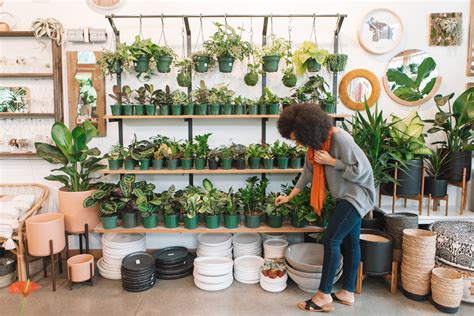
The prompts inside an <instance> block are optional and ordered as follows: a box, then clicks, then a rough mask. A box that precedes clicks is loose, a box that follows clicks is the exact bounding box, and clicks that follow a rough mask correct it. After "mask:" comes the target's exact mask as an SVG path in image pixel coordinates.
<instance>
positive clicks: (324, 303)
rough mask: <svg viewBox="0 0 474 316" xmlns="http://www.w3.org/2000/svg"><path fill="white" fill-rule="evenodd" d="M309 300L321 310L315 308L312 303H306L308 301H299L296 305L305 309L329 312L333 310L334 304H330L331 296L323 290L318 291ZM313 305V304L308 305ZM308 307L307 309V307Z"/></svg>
mask: <svg viewBox="0 0 474 316" xmlns="http://www.w3.org/2000/svg"><path fill="white" fill-rule="evenodd" d="M311 301H312V302H313V303H314V304H315V306H317V307H320V308H321V310H317V308H316V307H315V306H314V305H313V304H308V301H305V302H301V303H299V304H298V307H299V308H301V309H303V310H307V311H314V312H316V311H321V312H329V311H332V310H334V306H332V305H330V304H331V303H332V297H331V295H329V294H324V293H323V292H320V291H318V292H317V293H316V294H315V295H314V296H313V298H312V299H311ZM309 305H313V306H309ZM308 307H309V309H308Z"/></svg>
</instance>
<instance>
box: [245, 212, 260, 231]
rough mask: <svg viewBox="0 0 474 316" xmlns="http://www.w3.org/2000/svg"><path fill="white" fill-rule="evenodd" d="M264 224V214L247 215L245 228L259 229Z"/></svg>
mask: <svg viewBox="0 0 474 316" xmlns="http://www.w3.org/2000/svg"><path fill="white" fill-rule="evenodd" d="M261 223H262V214H257V215H245V227H248V228H258V227H260V224H261Z"/></svg>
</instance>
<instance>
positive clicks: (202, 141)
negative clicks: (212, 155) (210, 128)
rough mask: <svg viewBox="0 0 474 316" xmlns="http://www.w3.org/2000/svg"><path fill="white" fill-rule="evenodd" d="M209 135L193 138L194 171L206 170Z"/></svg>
mask: <svg viewBox="0 0 474 316" xmlns="http://www.w3.org/2000/svg"><path fill="white" fill-rule="evenodd" d="M211 135H212V134H211V133H207V134H203V135H196V136H195V137H194V141H195V142H196V145H195V146H196V147H195V150H196V161H195V165H196V169H197V170H202V169H204V168H206V162H207V155H208V154H209V150H210V149H209V136H211Z"/></svg>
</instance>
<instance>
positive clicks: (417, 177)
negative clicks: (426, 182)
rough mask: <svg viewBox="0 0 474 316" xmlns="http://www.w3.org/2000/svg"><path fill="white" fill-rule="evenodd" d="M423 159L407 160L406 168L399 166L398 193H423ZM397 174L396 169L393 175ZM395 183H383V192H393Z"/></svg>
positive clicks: (408, 194)
mask: <svg viewBox="0 0 474 316" xmlns="http://www.w3.org/2000/svg"><path fill="white" fill-rule="evenodd" d="M422 169H423V160H421V159H414V160H409V161H408V162H407V167H406V168H398V173H397V179H398V181H399V183H400V184H399V185H398V186H397V195H406V196H411V195H418V194H420V193H421V180H422ZM394 175H395V170H393V171H392V176H394ZM393 187H394V184H393V183H388V184H382V192H383V193H384V194H388V195H392V194H393Z"/></svg>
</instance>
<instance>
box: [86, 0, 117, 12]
mask: <svg viewBox="0 0 474 316" xmlns="http://www.w3.org/2000/svg"><path fill="white" fill-rule="evenodd" d="M86 1H87V3H88V4H89V5H90V6H91V7H93V8H95V9H101V10H113V9H116V8H117V7H118V6H120V5H121V4H122V3H123V0H86Z"/></svg>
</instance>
